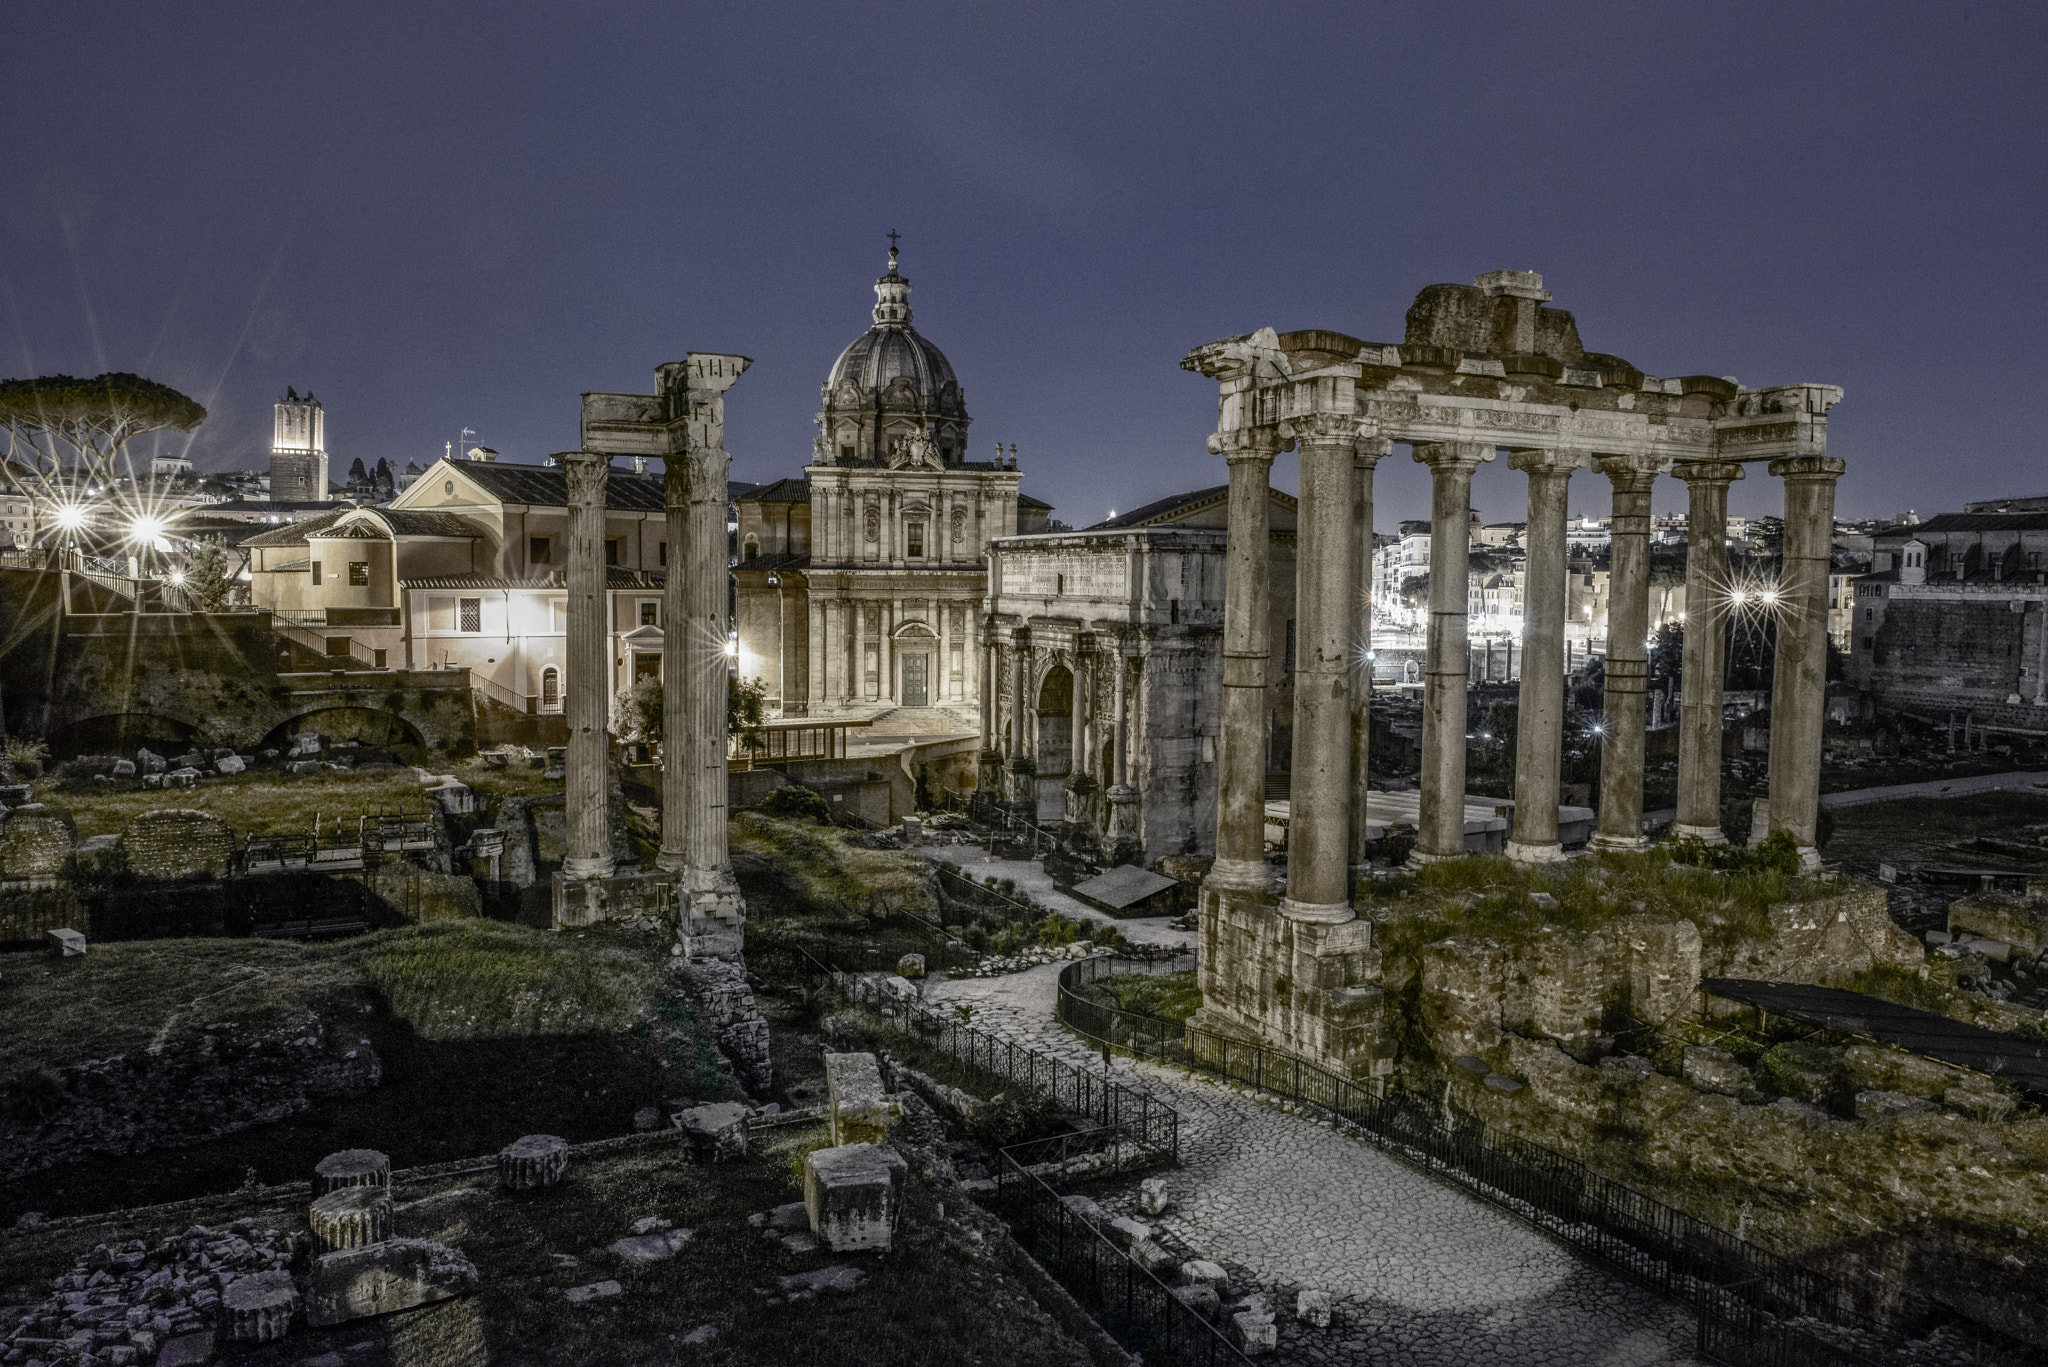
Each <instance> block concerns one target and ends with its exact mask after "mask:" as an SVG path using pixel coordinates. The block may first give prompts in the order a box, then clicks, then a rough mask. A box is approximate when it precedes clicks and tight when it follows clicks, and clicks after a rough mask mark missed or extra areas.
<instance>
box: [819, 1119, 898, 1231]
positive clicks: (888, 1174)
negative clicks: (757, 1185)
mask: <svg viewBox="0 0 2048 1367" xmlns="http://www.w3.org/2000/svg"><path fill="white" fill-rule="evenodd" d="M908 1172H909V1164H907V1163H905V1162H904V1161H903V1155H901V1154H899V1153H897V1152H896V1150H894V1149H892V1148H888V1147H886V1146H883V1145H877V1144H841V1145H838V1146H837V1147H835V1148H829V1149H819V1150H817V1151H816V1152H815V1153H813V1154H811V1155H810V1156H809V1157H808V1158H807V1159H805V1160H804V1209H805V1211H806V1212H808V1213H809V1215H810V1217H811V1232H812V1233H813V1234H815V1235H817V1236H818V1240H819V1242H821V1243H823V1244H824V1245H825V1247H826V1248H828V1249H830V1250H831V1251H832V1252H834V1253H849V1252H854V1251H857V1250H861V1249H881V1250H886V1249H888V1247H889V1246H890V1243H891V1242H892V1240H893V1239H894V1237H895V1233H896V1220H897V1216H898V1214H899V1212H900V1210H901V1207H902V1200H903V1183H904V1179H905V1177H906V1175H907V1174H908Z"/></svg>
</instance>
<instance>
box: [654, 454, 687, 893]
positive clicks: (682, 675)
mask: <svg viewBox="0 0 2048 1367" xmlns="http://www.w3.org/2000/svg"><path fill="white" fill-rule="evenodd" d="M689 460H690V458H689V456H688V454H687V453H677V454H674V455H671V456H668V457H667V458H666V459H665V460H664V461H663V466H664V469H663V474H662V486H661V487H662V512H663V515H664V517H665V519H666V526H667V530H668V569H667V572H666V579H665V580H664V583H663V587H662V591H661V599H662V602H661V850H660V852H659V853H658V854H656V855H655V858H654V862H655V865H656V867H658V868H660V869H662V870H664V871H666V872H668V873H680V872H681V871H682V870H683V869H685V868H687V867H689V863H690V849H689V818H688V816H687V815H686V811H687V809H688V807H689V805H690V793H691V783H690V773H689V761H688V759H687V758H686V754H685V752H686V750H687V749H688V741H687V737H688V735H689V732H690V703H689V697H688V693H689V690H688V688H687V686H686V685H685V682H684V681H685V680H686V679H688V678H689V670H690V665H689V658H688V656H689V648H688V645H687V638H688V636H689V631H688V629H687V626H686V624H687V623H688V622H689V620H690V595H689V581H690V559H691V557H690V471H689Z"/></svg>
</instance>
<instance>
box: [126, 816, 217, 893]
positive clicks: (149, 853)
mask: <svg viewBox="0 0 2048 1367" xmlns="http://www.w3.org/2000/svg"><path fill="white" fill-rule="evenodd" d="M121 849H122V852H123V853H125V854H126V855H127V856H128V867H129V868H130V869H132V870H134V872H135V874H136V876H138V877H141V878H163V879H174V878H191V877H196V876H202V875H203V876H206V877H211V878H220V877H224V876H226V874H227V873H228V872H229V870H230V869H231V868H232V867H233V865H234V858H235V835H234V832H233V831H231V830H230V829H228V823H227V822H226V821H225V820H224V819H222V818H221V817H219V816H216V815H214V814H213V813H212V812H201V811H194V810H191V809H189V808H176V807H167V808H161V809H159V810H157V811H153V812H144V813H143V814H142V815H141V816H138V817H136V818H135V819H134V820H133V821H131V822H129V823H128V825H127V828H126V829H124V830H123V831H122V832H121Z"/></svg>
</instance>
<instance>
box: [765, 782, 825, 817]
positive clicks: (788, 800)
mask: <svg viewBox="0 0 2048 1367" xmlns="http://www.w3.org/2000/svg"><path fill="white" fill-rule="evenodd" d="M754 808H755V810H756V811H759V812H761V813H763V814H765V815H767V816H781V817H790V818H805V819H808V820H811V821H816V822H820V823H824V822H828V821H830V820H831V819H832V804H830V803H829V802H827V801H825V799H824V797H823V795H822V794H819V793H817V792H814V791H812V790H811V789H809V788H806V787H804V786H803V785H802V784H801V783H792V784H789V785H788V786H786V787H782V788H777V789H776V790H775V791H773V792H771V793H769V794H768V796H766V797H764V798H762V799H761V800H760V801H759V802H757V803H755V804H754Z"/></svg>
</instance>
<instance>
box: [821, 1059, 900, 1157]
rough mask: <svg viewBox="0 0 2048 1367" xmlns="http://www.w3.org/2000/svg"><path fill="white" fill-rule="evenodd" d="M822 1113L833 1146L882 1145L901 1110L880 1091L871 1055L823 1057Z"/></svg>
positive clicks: (878, 1071)
mask: <svg viewBox="0 0 2048 1367" xmlns="http://www.w3.org/2000/svg"><path fill="white" fill-rule="evenodd" d="M825 1090H826V1097H827V1102H826V1113H827V1116H828V1118H829V1120H830V1123H831V1133H832V1142H833V1143H834V1144H886V1143H888V1142H889V1134H890V1131H891V1130H893V1129H894V1128H895V1126H896V1123H897V1121H899V1120H900V1119H901V1118H902V1108H901V1107H900V1106H898V1105H897V1103H896V1101H895V1100H894V1099H893V1098H892V1097H890V1095H889V1094H888V1093H887V1092H885V1091H883V1090H882V1069H881V1065H880V1064H878V1063H877V1062H876V1061H875V1056H874V1055H873V1054H827V1055H825Z"/></svg>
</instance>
